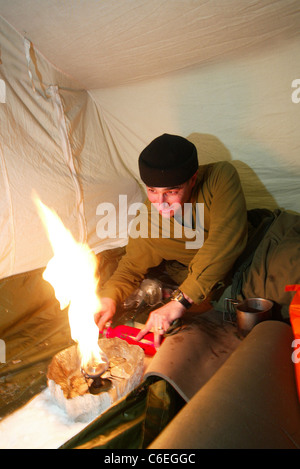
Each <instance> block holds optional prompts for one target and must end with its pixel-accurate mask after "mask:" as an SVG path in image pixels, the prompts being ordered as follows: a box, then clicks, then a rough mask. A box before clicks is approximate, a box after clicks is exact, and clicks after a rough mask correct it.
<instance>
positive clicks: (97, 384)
mask: <svg viewBox="0 0 300 469" xmlns="http://www.w3.org/2000/svg"><path fill="white" fill-rule="evenodd" d="M108 368H109V361H108V360H107V359H106V358H105V360H104V361H101V362H100V361H98V360H97V359H94V360H92V361H90V362H88V364H87V365H86V366H85V367H84V368H81V373H82V374H83V376H84V377H85V379H86V381H87V383H88V387H89V392H90V393H91V394H99V393H100V392H103V391H108V390H109V389H110V388H111V386H112V383H111V381H110V379H108V378H102V375H103V373H105V371H107V370H108Z"/></svg>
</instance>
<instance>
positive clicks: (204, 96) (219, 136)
mask: <svg viewBox="0 0 300 469" xmlns="http://www.w3.org/2000/svg"><path fill="white" fill-rule="evenodd" d="M0 13H1V18H0V41H1V64H0V79H1V96H2V103H1V104H0V123H1V126H0V168H1V172H0V227H1V230H0V236H1V242H0V277H1V278H5V277H8V276H11V275H14V274H18V273H21V272H25V271H29V270H33V269H36V268H39V267H43V266H45V265H46V264H47V262H48V260H49V258H50V257H51V255H52V252H51V247H50V244H49V242H48V240H47V236H46V233H45V231H44V228H43V226H42V224H41V221H40V219H39V216H38V213H37V210H36V207H35V205H34V203H33V201H32V191H33V190H34V191H36V193H37V194H38V195H39V196H40V198H41V200H42V201H43V202H44V203H45V204H46V205H48V206H50V207H53V208H54V209H55V210H56V211H57V213H58V214H59V216H60V217H61V218H62V220H63V222H64V224H65V225H66V226H67V227H68V228H70V230H71V231H72V233H73V235H74V237H75V238H76V239H78V240H84V241H86V242H87V243H88V244H89V246H90V247H91V248H92V249H93V250H94V251H95V252H96V253H99V252H101V251H103V250H105V249H109V248H111V247H117V246H123V245H125V244H126V242H127V240H126V236H127V232H126V229H125V230H124V227H122V230H121V232H117V234H116V236H115V237H107V238H105V237H103V236H102V235H101V233H99V229H98V228H99V221H100V219H101V213H99V210H98V213H97V208H98V207H99V204H102V203H112V204H113V205H114V206H115V207H116V210H117V211H118V203H119V195H120V194H122V195H124V196H125V195H126V196H127V203H128V205H130V204H133V203H134V202H140V201H142V200H143V197H144V195H143V187H142V185H141V181H140V179H139V173H138V166H137V160H138V155H139V153H140V151H141V150H142V149H143V147H144V146H145V145H147V144H148V143H149V142H150V141H151V140H152V139H153V138H155V137H156V136H158V135H161V134H162V133H164V132H168V133H174V134H179V135H182V136H187V137H188V138H190V139H191V140H193V141H194V143H195V144H196V146H197V148H198V153H199V163H200V164H201V163H202V162H203V163H206V162H208V161H218V160H222V159H228V160H230V161H232V162H233V164H235V165H236V167H237V168H238V171H239V173H240V176H241V180H242V184H243V187H244V190H245V194H246V198H247V204H248V208H254V207H266V208H275V207H280V208H284V209H286V210H293V211H296V212H300V205H299V200H300V197H299V195H300V185H299V177H300V158H299V155H300V134H299V128H298V127H299V113H300V68H299V50H300V34H299V32H300V27H299V26H300V7H299V2H298V1H297V0H277V1H274V0H261V1H259V2H256V1H255V2H254V1H252V0H247V1H242V0H225V1H221V0H220V1H209V2H207V1H204V0H193V1H191V0H181V1H180V0H175V1H173V0H172V1H171V0H152V1H151V2H149V1H145V0H134V1H131V0H125V1H124V0H122V1H115V2H111V1H109V0H103V1H97V0H84V1H79V0H68V1H65V2H61V1H59V0H25V1H24V0H9V1H7V0H0ZM117 228H119V227H117Z"/></svg>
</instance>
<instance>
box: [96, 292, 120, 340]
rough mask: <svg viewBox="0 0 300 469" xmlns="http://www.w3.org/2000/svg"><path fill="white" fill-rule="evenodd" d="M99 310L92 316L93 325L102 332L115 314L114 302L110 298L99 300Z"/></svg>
mask: <svg viewBox="0 0 300 469" xmlns="http://www.w3.org/2000/svg"><path fill="white" fill-rule="evenodd" d="M100 302H101V309H100V311H98V312H97V313H96V314H95V315H94V319H95V323H96V324H97V326H98V328H99V331H100V332H103V329H104V326H105V324H106V323H107V322H110V321H111V320H112V318H113V316H114V314H115V312H116V302H115V301H114V300H112V299H111V298H100Z"/></svg>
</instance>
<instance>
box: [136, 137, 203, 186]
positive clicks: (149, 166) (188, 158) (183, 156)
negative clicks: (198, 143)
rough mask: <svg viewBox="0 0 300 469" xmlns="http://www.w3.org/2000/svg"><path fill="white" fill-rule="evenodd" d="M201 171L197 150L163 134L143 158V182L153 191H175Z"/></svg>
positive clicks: (141, 160) (185, 141)
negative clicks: (155, 188) (174, 188)
mask: <svg viewBox="0 0 300 469" xmlns="http://www.w3.org/2000/svg"><path fill="white" fill-rule="evenodd" d="M197 169H198V157H197V149H196V147H195V145H194V144H193V143H191V142H189V141H188V140H187V139H186V138H183V137H180V136H178V135H170V134H163V135H161V136H160V137H157V138H155V139H154V140H153V141H152V142H151V143H150V144H149V145H148V146H147V147H146V148H145V149H144V150H143V151H142V153H141V154H140V157H139V170H140V175H141V179H142V181H143V182H144V183H145V184H146V186H149V187H173V186H178V185H180V184H183V183H184V182H186V181H188V180H189V179H190V178H191V177H192V176H193V175H194V174H195V172H196V171H197Z"/></svg>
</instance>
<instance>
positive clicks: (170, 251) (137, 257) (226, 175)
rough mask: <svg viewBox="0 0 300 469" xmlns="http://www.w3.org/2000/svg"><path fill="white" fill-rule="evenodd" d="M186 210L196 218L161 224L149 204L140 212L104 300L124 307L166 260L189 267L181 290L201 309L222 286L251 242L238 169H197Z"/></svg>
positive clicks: (226, 166)
mask: <svg viewBox="0 0 300 469" xmlns="http://www.w3.org/2000/svg"><path fill="white" fill-rule="evenodd" d="M187 207H188V208H190V209H191V213H192V217H189V216H187V215H186V212H185V214H184V216H183V222H182V220H181V221H180V220H179V221H177V220H175V219H174V217H173V218H171V220H166V219H163V218H162V217H161V216H160V215H159V214H158V212H157V210H156V209H153V206H151V204H150V202H149V201H147V202H146V203H145V204H144V205H143V206H142V207H141V211H140V213H139V214H138V215H137V216H136V218H135V220H134V222H133V224H132V226H131V231H130V237H129V242H128V245H127V248H126V254H125V255H124V256H123V258H122V259H121V260H120V262H119V265H118V268H117V270H116V271H115V272H114V274H113V275H112V277H111V278H110V279H109V280H108V281H107V282H106V283H105V284H104V286H103V287H102V288H101V289H100V296H101V297H110V298H113V299H114V300H116V301H117V302H119V301H123V300H124V299H125V298H126V297H127V296H128V295H129V294H130V293H131V292H132V291H133V290H134V289H135V288H137V287H138V285H139V283H140V282H141V280H142V279H143V278H144V276H145V274H146V273H147V271H148V269H149V268H151V267H155V266H158V265H159V264H160V263H161V262H162V261H163V260H167V261H170V260H176V261H178V262H179V263H181V264H183V265H184V266H186V267H188V273H187V277H186V278H185V280H184V281H183V282H182V284H181V285H180V289H181V290H182V291H183V292H184V293H185V294H186V295H188V296H189V297H190V298H191V299H192V300H193V301H194V302H195V303H197V304H199V303H201V301H203V300H204V299H205V298H206V297H207V295H208V294H209V293H210V291H211V290H212V289H213V288H214V287H215V286H216V285H217V284H218V283H219V282H222V280H224V278H225V277H226V275H227V274H228V273H229V272H230V270H231V268H232V266H233V264H234V262H235V260H236V259H237V257H238V256H239V255H240V254H241V253H242V251H243V249H244V248H245V246H246V242H247V211H246V203H245V198H244V194H243V191H242V188H241V183H240V179H239V176H238V174H237V171H236V170H235V168H234V167H233V166H232V165H231V164H230V163H228V162H225V161H224V162H218V163H213V164H208V165H203V166H199V171H198V177H197V181H196V184H195V186H194V188H193V191H192V194H191V201H190V203H189V204H188V206H187ZM183 224H184V226H183ZM192 235H193V238H191V236H192Z"/></svg>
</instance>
